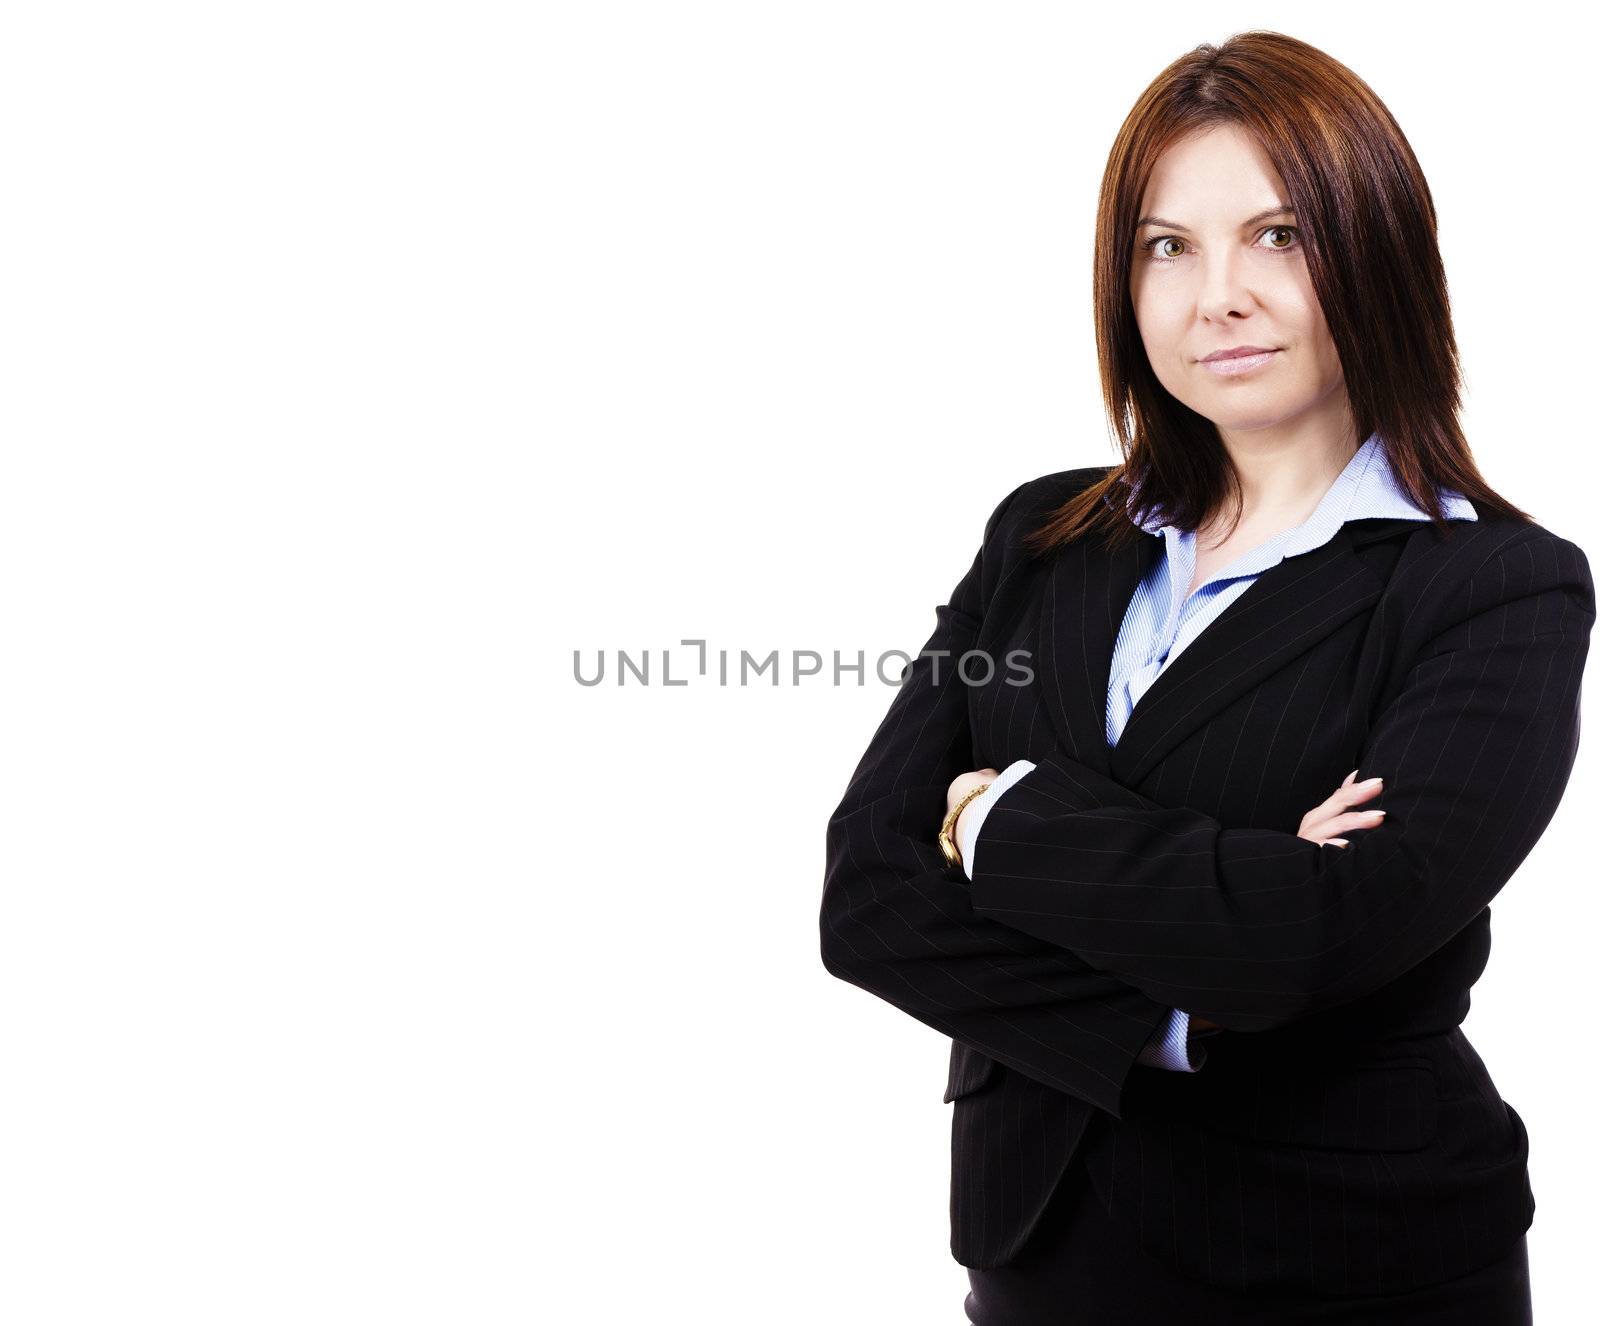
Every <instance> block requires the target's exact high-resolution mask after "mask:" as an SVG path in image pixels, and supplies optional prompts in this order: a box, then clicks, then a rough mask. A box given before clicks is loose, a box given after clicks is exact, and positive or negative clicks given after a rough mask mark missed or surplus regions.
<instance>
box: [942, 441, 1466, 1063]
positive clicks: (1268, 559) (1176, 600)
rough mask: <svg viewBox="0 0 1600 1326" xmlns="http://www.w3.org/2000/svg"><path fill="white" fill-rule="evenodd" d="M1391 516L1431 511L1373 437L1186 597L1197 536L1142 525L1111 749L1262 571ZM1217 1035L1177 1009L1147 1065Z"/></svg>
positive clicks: (1446, 500)
mask: <svg viewBox="0 0 1600 1326" xmlns="http://www.w3.org/2000/svg"><path fill="white" fill-rule="evenodd" d="M1440 504H1441V507H1442V509H1443V511H1444V514H1445V517H1446V519H1450V520H1476V519H1477V518H1478V513H1477V511H1476V510H1475V509H1474V508H1473V505H1472V503H1471V502H1469V501H1467V499H1466V498H1465V497H1463V496H1462V495H1461V494H1460V493H1458V492H1455V491H1453V490H1451V489H1444V490H1442V491H1441V493H1440ZM1130 509H1131V504H1130ZM1384 516H1393V517H1400V518H1403V519H1406V520H1424V521H1425V520H1427V519H1429V517H1428V513H1427V512H1426V511H1424V510H1423V509H1422V508H1421V507H1419V506H1417V505H1416V503H1414V502H1413V501H1412V500H1411V498H1410V497H1409V496H1407V494H1406V492H1405V490H1404V489H1403V488H1401V486H1400V484H1399V482H1398V481H1397V479H1396V478H1395V474H1394V471H1393V469H1392V468H1391V467H1390V465H1389V460H1388V455H1387V453H1386V452H1385V451H1384V448H1383V443H1382V441H1381V439H1380V438H1379V437H1378V434H1377V433H1373V434H1371V435H1370V436H1369V437H1368V438H1367V439H1366V441H1364V442H1363V443H1362V444H1361V445H1360V446H1359V447H1357V448H1356V450H1355V452H1354V454H1353V455H1351V457H1350V459H1349V460H1348V461H1347V462H1346V463H1345V465H1344V466H1343V468H1342V469H1341V470H1340V472H1339V474H1338V475H1337V476H1336V477H1335V478H1334V480H1333V482H1332V483H1331V484H1329V486H1328V489H1327V491H1326V492H1325V493H1323V495H1322V497H1321V499H1320V500H1319V501H1318V502H1317V505H1316V507H1315V508H1314V509H1313V510H1312V512H1311V514H1310V515H1308V516H1307V517H1306V518H1305V519H1304V520H1303V521H1301V522H1300V523H1299V524H1297V525H1294V526H1292V527H1291V528H1288V529H1285V530H1281V531H1280V532H1279V533H1277V534H1276V535H1274V536H1273V537H1272V538H1270V539H1266V540H1264V541H1263V542H1261V543H1260V544H1258V545H1257V546H1255V547H1254V548H1250V549H1248V550H1247V551H1245V552H1243V553H1241V554H1240V555H1239V556H1237V557H1235V558H1234V559H1233V560H1232V561H1231V562H1229V563H1228V564H1227V565H1226V566H1224V567H1222V568H1221V569H1220V570H1218V571H1215V572H1213V573H1212V574H1211V575H1210V576H1209V577H1207V579H1206V581H1205V583H1204V584H1202V585H1198V586H1196V587H1195V588H1194V589H1193V590H1192V591H1190V592H1187V593H1186V592H1185V591H1186V590H1187V589H1188V586H1189V585H1190V584H1191V583H1192V582H1193V579H1194V570H1195V560H1196V556H1197V549H1196V543H1195V534H1194V531H1193V530H1185V529H1180V528H1179V527H1177V526H1176V525H1170V524H1168V523H1167V522H1166V521H1165V520H1163V519H1162V517H1161V513H1159V512H1156V513H1154V514H1152V515H1149V516H1146V517H1145V518H1144V519H1143V520H1140V521H1138V522H1137V523H1138V525H1139V527H1140V528H1141V529H1143V530H1144V531H1145V532H1146V533H1147V534H1155V535H1158V536H1159V537H1160V538H1161V539H1162V548H1163V555H1162V556H1161V557H1159V558H1158V559H1157V560H1156V562H1155V565H1153V566H1152V567H1151V568H1150V571H1149V573H1148V574H1147V575H1146V576H1145V577H1144V579H1143V580H1141V581H1140V582H1139V585H1138V587H1137V588H1136V589H1135V590H1134V592H1133V597H1132V598H1131V599H1130V600H1129V601H1128V608H1127V611H1126V612H1124V613H1123V615H1122V625H1121V628H1120V630H1119V631H1118V633H1117V643H1116V646H1115V648H1114V649H1113V650H1112V652H1111V680H1110V685H1109V687H1108V690H1107V696H1106V741H1107V742H1109V743H1110V744H1111V745H1116V742H1117V738H1118V737H1119V736H1120V735H1121V733H1122V729H1123V727H1124V726H1126V724H1127V721H1128V719H1129V717H1130V716H1131V715H1132V713H1133V709H1134V706H1135V705H1137V704H1138V702H1139V698H1140V697H1141V696H1142V695H1143V694H1144V693H1145V692H1146V691H1147V690H1149V689H1150V687H1151V685H1153V684H1154V682H1155V680H1156V678H1157V677H1159V676H1160V675H1161V674H1162V673H1163V672H1165V671H1166V669H1167V667H1168V666H1169V665H1170V664H1171V663H1172V661H1173V660H1174V659H1176V658H1177V657H1178V655H1179V654H1181V653H1182V652H1183V651H1184V649H1185V648H1187V647H1188V645H1189V643H1190V641H1192V640H1193V639H1194V638H1195V637H1196V636H1198V635H1199V634H1200V632H1201V631H1203V630H1205V628H1206V627H1207V626H1209V625H1210V624H1211V623H1212V622H1214V621H1215V620H1216V619H1217V618H1218V617H1220V616H1221V615H1222V613H1223V612H1224V611H1225V610H1226V609H1227V607H1228V605H1229V604H1231V603H1232V602H1233V601H1234V600H1235V599H1236V598H1238V597H1239V596H1240V595H1241V594H1243V593H1244V592H1245V590H1247V589H1248V588H1249V587H1250V586H1251V585H1253V584H1254V583H1255V581H1256V579H1257V577H1258V576H1260V574H1261V573H1262V572H1263V571H1265V570H1267V569H1268V568H1270V567H1273V566H1276V565H1277V564H1278V563H1279V562H1281V561H1282V560H1283V559H1284V558H1286V557H1298V556H1302V555H1303V554H1305V553H1308V552H1311V551H1313V550H1314V549H1317V548H1320V547H1322V545H1323V544H1325V543H1327V541H1328V540H1329V539H1331V538H1332V537H1333V535H1334V532H1335V531H1336V530H1337V529H1338V528H1339V527H1340V526H1341V525H1342V524H1344V523H1345V522H1346V521H1350V520H1367V519H1376V518H1379V517H1384ZM1032 767H1033V765H1032V763H1031V762H1030V761H1028V760H1017V761H1015V762H1013V763H1012V764H1011V765H1010V766H1009V767H1008V768H1006V769H1004V770H1002V771H1001V774H1000V777H999V778H997V779H995V780H994V782H993V783H991V784H990V787H989V790H988V791H987V792H985V793H984V794H983V795H982V796H980V797H977V798H976V799H974V801H973V802H972V804H971V807H970V808H969V809H968V811H967V812H966V814H965V815H964V816H963V817H962V825H961V829H962V841H963V855H964V856H969V854H970V853H972V852H974V851H975V849H976V839H977V838H978V834H979V829H980V827H981V826H982V824H983V821H984V819H985V818H986V817H987V815H988V813H989V808H990V807H991V806H992V805H993V804H994V802H995V801H996V800H998V798H999V797H1000V796H1001V794H1002V793H1003V792H1004V791H1005V789H1006V788H1007V787H1009V786H1010V785H1011V784H1012V783H1014V782H1015V781H1016V780H1017V779H1018V778H1020V777H1021V776H1022V775H1023V774H1025V773H1026V772H1027V771H1028V770H1029V769H1031V768H1032ZM1329 790H1330V791H1331V790H1332V789H1331V788H1330V789H1329ZM969 844H970V845H969ZM969 860H970V858H969ZM970 875H971V870H970V864H969V869H968V876H969V877H970ZM1214 1035H1216V1032H1214V1031H1200V1032H1196V1033H1194V1035H1193V1037H1191V1035H1190V1032H1189V1015H1188V1014H1187V1013H1186V1012H1185V1011H1183V1010H1182V1009H1174V1010H1173V1011H1172V1013H1171V1015H1170V1017H1169V1019H1168V1021H1167V1023H1166V1024H1164V1025H1163V1026H1161V1027H1159V1028H1158V1029H1157V1030H1156V1033H1155V1034H1154V1035H1153V1036H1152V1037H1151V1038H1150V1041H1149V1043H1148V1044H1146V1046H1145V1048H1144V1049H1143V1050H1141V1051H1140V1052H1139V1062H1140V1063H1143V1064H1149V1065H1150V1066H1151V1067H1153V1068H1164V1069H1168V1070H1170V1071H1174V1072H1195V1071H1197V1070H1198V1069H1200V1068H1201V1067H1203V1066H1204V1064H1205V1056H1206V1051H1205V1046H1204V1045H1202V1044H1200V1043H1199V1042H1200V1041H1203V1040H1205V1039H1207V1038H1209V1037H1211V1036H1214Z"/></svg>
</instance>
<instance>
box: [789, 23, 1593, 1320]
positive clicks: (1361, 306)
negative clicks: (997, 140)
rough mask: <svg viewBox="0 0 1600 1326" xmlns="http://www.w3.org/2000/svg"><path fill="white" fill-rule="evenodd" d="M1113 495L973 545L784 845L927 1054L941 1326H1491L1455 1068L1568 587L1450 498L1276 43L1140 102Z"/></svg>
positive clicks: (1373, 152) (1418, 225) (1531, 761)
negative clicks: (821, 809) (945, 1255)
mask: <svg viewBox="0 0 1600 1326" xmlns="http://www.w3.org/2000/svg"><path fill="white" fill-rule="evenodd" d="M1095 291H1096V310H1095V311H1096V319H1097V330H1098V336H1099V343H1100V347H1101V364H1102V377H1103V382H1104V385H1105V393H1106V401H1107V405H1108V408H1109V412H1110V415H1111V418H1112V420H1113V421H1114V424H1115V426H1116V428H1117V431H1118V437H1119V442H1120V447H1121V451H1122V456H1123V460H1122V463H1121V464H1119V465H1115V466H1109V467H1108V466H1091V467H1088V468H1083V469H1075V470H1068V471H1063V472H1060V473H1056V474H1049V475H1044V476H1042V477H1040V478H1038V479H1035V480H1032V481H1030V482H1028V483H1025V484H1023V485H1021V486H1020V487H1018V488H1017V489H1015V490H1014V491H1013V492H1012V493H1010V494H1009V495H1008V496H1007V497H1006V499H1005V500H1004V501H1003V502H1002V503H1001V504H1000V506H999V507H998V508H997V509H996V510H995V512H994V514H993V515H992V516H991V518H990V520H989V522H988V526H987V528H986V529H985V531H984V537H983V543H982V546H981V548H980V549H979V551H978V554H977V556H976V558H975V560H974V561H973V563H972V565H971V568H970V569H969V570H968V572H967V574H966V575H965V576H964V577H963V578H962V579H961V581H960V583H959V584H958V585H957V586H956V588H955V590H954V592H953V593H952V594H951V597H950V600H949V602H948V603H946V604H943V605H941V606H940V607H939V609H938V626H937V629H936V630H935V631H934V634H933V636H932V638H931V639H930V640H929V641H928V644H927V645H926V646H925V647H924V649H923V651H922V653H921V654H920V655H919V656H918V658H917V659H916V660H915V661H914V662H913V663H912V665H911V667H910V668H909V669H908V672H907V675H906V678H905V680H904V682H903V684H902V687H901V690H900V691H899V693H898V694H897V696H896V698H895V700H894V702H893V704H892V705H891V706H890V709H889V712H888V714H887V715H886V717H885V718H884V720H883V723H882V724H881V725H880V726H879V728H878V731H877V732H876V734H875V735H874V737H873V739H872V742H871V743H870V745H869V747H868V749H867V751H866V753H865V755H864V756H863V757H862V759H861V761H860V763H859V764H858V766H857V768H856V771H855V773H854V775H853V776H852V778H851V781H850V785H849V787H848V789H847V790H846V792H845V795H844V798H843V800H842V802H841V803H840V805H839V807H838V809H837V810H836V811H835V813H834V815H833V817H832V818H831V820H830V821H829V825H828V841H827V877H826V883H825V888H824V896H823V902H822V910H821V917H820V920H821V937H822V957H823V961H824V964H825V965H826V967H827V969H828V970H829V971H830V972H832V973H833V974H834V975H836V976H839V977H841V978H842V979H845V980H847V981H850V982H852V983H854V984H856V985H859V986H861V987H863V988H864V989H867V990H869V991H871V992H872V993H874V994H876V995H878V996H879V997H881V998H883V999H885V1000H888V1001H889V1002H891V1003H893V1004H895V1005H896V1006H897V1007H899V1008H901V1009H903V1010H904V1011H906V1012H907V1013H909V1014H911V1015H912V1016H914V1017H916V1018H918V1019H919V1020H921V1021H922V1022H924V1023H926V1024H928V1025H929V1026H932V1027H935V1028H937V1029H938V1030H940V1031H942V1032H944V1033H945V1034H947V1035H948V1036H950V1037H951V1039H952V1042H953V1044H952V1050H951V1062H950V1076H949V1081H948V1083H947V1089H946V1092H945V1099H946V1100H947V1101H953V1102H954V1104H955V1110H954V1119H953V1151H952V1154H953V1161H954V1164H953V1171H952V1193H951V1217H952V1243H951V1247H952V1251H953V1252H954V1254H955V1256H956V1258H957V1260H958V1261H960V1262H961V1263H962V1264H963V1265H965V1266H967V1267H968V1268H969V1277H970V1281H971V1293H970V1294H969V1295H968V1298H967V1302H966V1307H967V1313H968V1317H969V1319H970V1320H971V1321H972V1322H974V1323H976V1324H977V1326H1035V1324H1037V1326H1047V1324H1048V1326H1057V1324H1064V1323H1106V1322H1146V1321H1160V1322H1163V1323H1170V1322H1189V1321H1211V1320H1217V1321H1229V1322H1269V1321H1270V1322H1273V1323H1277V1324H1279V1326H1283V1324H1285V1323H1297V1322H1328V1321H1356V1322H1362V1323H1367V1324H1368V1326H1376V1324H1377V1323H1383V1322H1391V1321H1393V1322H1399V1321H1405V1322H1425V1321H1441V1322H1443V1321H1449V1322H1452V1323H1475V1322H1495V1323H1508V1322H1522V1321H1527V1320H1530V1319H1531V1303H1530V1291H1529V1285H1528V1270H1527V1252H1526V1241H1525V1232H1526V1230H1527V1229H1528V1227H1529V1226H1530V1224H1531V1222H1532V1217H1533V1194H1532V1189H1531V1185H1530V1182H1529V1178H1528V1172H1527V1157H1528V1138H1527V1134H1526V1132H1525V1130H1524V1128H1523V1125H1522V1121H1521V1119H1520V1117H1519V1116H1518V1115H1517V1113H1516V1111H1515V1110H1513V1109H1512V1108H1511V1107H1510V1105H1508V1104H1506V1103H1505V1102H1504V1101H1503V1100H1502V1099H1501V1097H1500V1096H1499V1094H1498V1092H1497V1090H1496V1089H1495V1086H1494V1083H1493V1081H1492V1079H1491V1078H1490V1076H1489V1074H1488V1072H1487V1070H1486V1068H1485V1067H1484V1065H1483V1062H1482V1061H1481V1059H1479V1057H1478V1055H1477V1054H1476V1052H1475V1051H1474V1050H1473V1047H1472V1045H1471V1044H1470V1042H1469V1041H1468V1040H1467V1039H1466V1037H1465V1036H1463V1035H1462V1033H1461V1029H1460V1023H1461V1021H1462V1020H1463V1018H1464V1017H1465V1016H1466V1012H1467V1008H1468V1003H1469V991H1470V988H1471V986H1472V984H1473V982H1475V981H1476V980H1477V978H1478V976H1479V975H1480V974H1481V972H1482V971H1483V968H1484V964H1485V962H1486V960H1487V957H1488V951H1489V924H1488V923H1489V902H1490V900H1491V899H1492V898H1493V897H1494V896H1495V894H1496V893H1497V892H1498V891H1499V889H1500V888H1501V887H1503V885H1504V884H1505V883H1506V881H1507V880H1508V879H1509V878H1510V876H1511V874H1512V873H1513V872H1514V870H1515V869H1516V867H1517V865H1518V864H1519V863H1520V862H1521V861H1522V860H1523V858H1524V857H1525V856H1526V855H1527V853H1528V852H1529V850H1530V849H1531V848H1532V846H1533V844H1534V843H1535V842H1536V841H1537V840H1538V838H1539V836H1540V834H1541V833H1542V832H1543V830H1544V828H1545V826H1546V825H1547V824H1548V823H1549V821H1550V819H1551V817H1552V815H1553V814H1554V812H1555V808H1556V806H1557V804H1558V803H1559V801H1560V798H1561V794H1562V791H1563V789H1564V788H1565V785H1566V782H1567V778H1568V774H1569V772H1570V769H1571V766H1572V762H1573V759H1574V757H1575V753H1576V749H1577V738H1578V707H1579V694H1580V684H1581V678H1582V672H1583V667H1584V663H1585V660H1586V656H1587V650H1588V641H1589V634H1590V629H1591V627H1592V625H1593V622H1594V617H1595V599H1594V585H1593V581H1592V578H1591V576H1590V572H1589V566H1588V561H1587V558H1586V557H1585V556H1584V554H1583V552H1582V550H1581V549H1579V548H1578V547H1577V545H1575V544H1573V543H1571V542H1569V541H1568V540H1565V539H1563V538H1560V537H1559V536H1557V535H1555V534H1553V533H1551V532H1550V531H1548V530H1546V529H1544V528H1542V527H1541V526H1539V525H1537V524H1535V523H1534V522H1533V521H1532V520H1531V518H1530V517H1529V516H1528V515H1527V514H1526V513H1524V512H1522V511H1521V510H1519V509H1518V508H1516V507H1514V506H1512V505H1511V504H1510V503H1509V502H1507V501H1505V500H1504V499H1503V498H1501V497H1500V496H1499V495H1498V494H1496V493H1495V492H1494V491H1493V490H1492V489H1491V488H1490V487H1489V485H1488V483H1487V482H1486V481H1485V480H1484V479H1483V477H1482V476H1481V475H1480V474H1479V473H1478V471H1477V468H1476V466H1475V465H1474V463H1473V460H1472V456H1471V453H1470V450H1469V448H1468V446H1467V443H1466V441H1465V439H1464V437H1463V436H1462V433H1461V429H1460V426H1459V422H1458V420H1457V418H1456V414H1457V410H1458V403H1459V398H1458V368H1457V363H1456V349H1455V343H1454V338H1453V334H1452V331H1451V327H1450V318H1449V307H1448V302H1447V299H1446V294H1445V280H1444V274H1443V269H1442V265H1441V263H1440V259H1439V252H1438V246H1437V242H1436V237H1435V222H1434V215H1433V211H1432V206H1431V202H1430V199H1429V193H1428V189H1427V185H1426V183H1425V181H1424V180H1423V178H1422V174H1421V171H1420V170H1419V168H1418V166H1417V163H1416V161H1415V159H1414V158H1413V156H1412V154H1411V152H1410V150H1409V147H1408V146H1407V144H1406V141H1405V138H1404V136H1403V135H1402V134H1401V132H1400V130H1399V128H1398V127H1397V126H1396V125H1395V124H1394V122H1393V120H1392V119H1391V118H1390V117H1389V115H1388V113H1387V111H1386V110H1385V109H1384V107H1383V105H1382V104H1381V103H1380V102H1379V101H1378V99H1377V98H1376V97H1375V96H1374V95H1373V93H1372V92H1371V90H1370V89H1368V88H1367V86H1366V85H1365V84H1364V83H1362V82H1361V80H1360V79H1358V78H1357V77H1356V76H1355V75H1354V74H1353V73H1351V72H1350V71H1349V70H1347V69H1345V68H1344V67H1343V66H1342V65H1340V64H1338V63H1337V62H1336V61H1334V60H1332V59H1330V58H1329V57H1328V56H1326V55H1324V54H1323V53H1321V52H1319V51H1317V50H1316V49H1314V48H1312V47H1310V46H1307V45H1305V44H1303V43H1301V42H1298V41H1294V40H1292V39H1290V38H1287V37H1284V36H1281V35H1278V34H1275V33H1261V32H1252V33H1246V34H1243V35H1240V36H1237V37H1234V38H1233V39H1231V40H1229V41H1228V42H1226V43H1225V44H1223V45H1222V46H1221V47H1211V46H1203V47H1201V48H1199V49H1198V50H1196V51H1194V52H1192V53H1191V54H1189V55H1187V56H1185V57H1184V58H1183V59H1181V60H1179V61H1178V62H1177V63H1175V64H1174V65H1173V66H1171V67H1170V68H1169V69H1167V70H1166V71H1164V72H1163V73H1162V75H1161V76H1160V77H1159V78H1158V79H1157V80H1156V82H1155V83H1154V84H1153V85H1152V86H1151V87H1150V89H1149V90H1148V91H1147V92H1146V93H1145V94H1144V95H1143V96H1142V97H1141V98H1140V99H1139V102H1138V104H1137V105H1136V106H1135V108H1134V110H1133V112H1132V114H1131V115H1130V116H1129V118H1128V121H1127V122H1126V124H1125V125H1124V127H1123V129H1122V132H1121V134H1120V136H1119V138H1118V140H1117V143H1116V145H1115V147H1114V148H1113V151H1112V154H1111V160H1110V163H1109V165H1108V167H1107V171H1106V175H1105V180H1104V184H1103V190H1102V196H1101V205H1100V213H1099V220H1098V232H1097V243H1096V258H1095Z"/></svg>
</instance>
